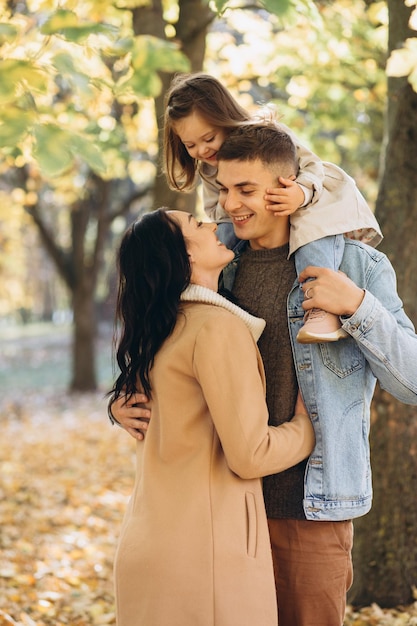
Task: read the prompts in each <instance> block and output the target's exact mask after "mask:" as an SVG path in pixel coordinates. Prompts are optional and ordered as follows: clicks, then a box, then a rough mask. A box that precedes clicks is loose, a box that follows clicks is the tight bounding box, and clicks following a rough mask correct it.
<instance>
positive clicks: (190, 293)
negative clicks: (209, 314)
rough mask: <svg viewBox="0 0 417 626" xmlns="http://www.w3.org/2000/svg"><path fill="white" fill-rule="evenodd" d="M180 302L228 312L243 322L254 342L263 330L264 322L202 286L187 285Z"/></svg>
mask: <svg viewBox="0 0 417 626" xmlns="http://www.w3.org/2000/svg"><path fill="white" fill-rule="evenodd" d="M181 300H183V301H185V302H204V303H206V304H213V305H214V306H220V307H222V308H223V309H226V310H227V311H230V312H231V313H233V314H234V315H237V316H238V317H240V319H241V320H243V322H244V323H245V324H246V326H247V327H248V328H249V330H250V332H251V334H252V337H253V338H254V339H255V341H258V339H259V337H260V336H261V335H262V332H263V330H264V328H265V320H263V319H261V318H260V317H254V316H253V315H250V313H248V312H247V311H244V310H243V309H241V308H240V307H239V306H237V305H236V304H233V302H230V301H229V300H227V299H226V298H224V297H223V296H221V295H220V294H219V293H217V292H216V291H212V290H211V289H208V288H207V287H203V286H202V285H188V287H187V288H186V289H185V290H184V291H183V292H182V294H181Z"/></svg>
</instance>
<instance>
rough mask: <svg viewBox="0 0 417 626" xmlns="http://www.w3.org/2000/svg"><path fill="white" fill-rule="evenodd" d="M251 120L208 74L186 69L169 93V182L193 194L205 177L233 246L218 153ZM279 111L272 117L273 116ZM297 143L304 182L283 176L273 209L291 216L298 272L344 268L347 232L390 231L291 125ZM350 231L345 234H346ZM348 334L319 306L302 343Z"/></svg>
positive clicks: (206, 196)
mask: <svg viewBox="0 0 417 626" xmlns="http://www.w3.org/2000/svg"><path fill="white" fill-rule="evenodd" d="M262 117H265V115H264V114H261V115H260V116H259V117H257V118H251V117H250V115H249V113H247V112H246V111H245V109H243V108H242V107H241V106H240V105H239V104H238V103H237V102H236V100H234V98H233V97H232V96H231V94H230V93H229V92H228V91H227V89H226V88H225V87H223V85H222V84H221V83H220V82H219V81H218V80H217V79H216V78H214V77H212V76H209V75H207V74H202V73H197V74H181V75H178V76H177V77H175V78H174V80H173V81H172V83H171V87H170V89H169V91H168V93H167V95H166V108H165V125H164V167H165V173H166V176H167V179H168V183H169V185H170V186H171V187H172V188H173V189H176V190H179V191H188V190H191V189H192V188H193V186H194V185H195V182H196V174H199V176H200V178H201V181H202V186H203V202H204V210H205V212H206V213H207V215H208V216H209V217H210V218H211V219H212V220H214V221H215V222H217V223H218V225H219V237H220V239H222V241H224V243H226V245H229V246H233V244H234V243H236V238H234V235H233V227H232V225H231V223H230V220H229V218H228V216H227V214H226V212H225V211H224V209H223V208H222V207H221V206H220V204H219V203H218V197H219V187H218V185H217V184H216V175H217V160H216V154H217V151H218V150H219V148H220V146H221V145H222V143H223V141H224V139H225V137H226V136H227V135H228V133H229V132H231V131H232V130H233V128H236V126H239V125H241V124H245V123H250V122H253V121H259V120H260V119H261V118H262ZM270 117H271V115H270V114H269V115H268V118H269V119H270ZM277 125H278V126H279V127H281V128H282V129H283V130H285V132H287V133H288V134H289V135H290V136H291V138H292V140H293V142H294V144H295V146H296V148H297V156H298V162H299V172H298V176H297V179H296V181H292V180H289V179H284V178H279V180H278V183H279V185H280V186H279V187H277V188H276V189H268V195H266V196H265V201H266V202H269V203H270V204H267V205H266V208H267V209H269V210H271V211H273V212H274V213H275V214H276V215H277V216H279V215H291V218H290V222H291V230H290V254H293V253H294V256H295V266H296V270H297V274H300V273H301V271H302V270H303V269H304V268H305V267H307V266H308V265H314V266H318V267H329V268H331V269H336V270H337V269H339V265H340V262H341V259H342V256H343V252H344V237H343V234H344V235H345V236H347V237H350V238H353V239H359V240H361V241H363V242H364V243H367V244H370V245H372V246H377V245H378V244H379V242H380V241H381V239H382V234H381V231H380V228H379V225H378V222H377V221H376V219H375V217H374V215H373V213H372V211H371V210H370V208H369V206H368V205H367V203H366V201H365V199H364V198H363V196H362V195H361V193H360V192H359V190H358V188H357V187H356V184H355V181H354V180H353V179H352V178H351V177H350V176H348V175H347V174H346V173H345V172H344V171H343V170H342V169H340V168H339V167H337V166H336V165H334V164H332V163H327V162H322V161H320V159H319V158H318V157H317V156H316V155H315V154H314V153H313V152H311V151H310V150H308V149H307V148H305V147H304V146H302V145H301V144H300V143H299V141H298V139H297V138H296V137H295V135H294V134H293V133H292V132H291V131H290V129H289V128H287V127H286V126H285V125H283V124H278V123H277ZM342 233H343V234H342ZM345 336H346V333H345V331H344V330H343V329H342V328H341V325H340V320H339V318H338V317H337V316H336V315H333V314H330V313H327V312H325V311H321V310H319V309H311V310H310V311H308V312H307V313H306V316H305V324H304V326H303V327H302V329H301V330H300V332H299V333H298V336H297V340H298V341H299V342H300V343H313V342H323V341H337V340H338V339H342V338H343V337H345Z"/></svg>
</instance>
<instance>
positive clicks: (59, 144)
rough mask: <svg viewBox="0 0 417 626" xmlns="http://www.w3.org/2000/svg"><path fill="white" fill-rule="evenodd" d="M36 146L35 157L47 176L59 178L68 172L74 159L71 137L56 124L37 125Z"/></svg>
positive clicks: (35, 132)
mask: <svg viewBox="0 0 417 626" xmlns="http://www.w3.org/2000/svg"><path fill="white" fill-rule="evenodd" d="M34 137H35V140H36V145H35V148H34V151H33V154H34V157H35V159H36V160H37V162H38V165H39V167H40V169H41V170H42V171H43V172H44V173H45V174H46V175H47V176H52V177H54V176H58V175H59V174H62V173H63V172H65V171H66V170H68V169H69V168H70V167H71V165H72V163H73V161H74V157H73V154H72V151H71V136H70V134H69V133H68V132H66V131H63V130H61V129H60V128H59V127H58V126H56V125H55V124H43V125H37V126H36V127H35V129H34Z"/></svg>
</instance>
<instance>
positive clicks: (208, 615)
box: [112, 209, 314, 626]
mask: <svg viewBox="0 0 417 626" xmlns="http://www.w3.org/2000/svg"><path fill="white" fill-rule="evenodd" d="M216 230H217V226H216V224H214V223H202V222H197V221H196V220H195V218H193V216H192V215H190V214H188V213H185V212H182V211H167V210H163V209H159V210H157V211H153V212H151V213H147V214H146V215H145V216H144V217H142V218H141V219H140V220H138V221H137V222H135V223H134V224H133V225H132V226H131V227H130V228H129V229H128V230H127V232H126V233H125V235H124V237H123V240H122V242H121V245H120V250H119V254H118V262H119V269H120V278H119V294H118V302H117V313H118V319H119V321H120V322H121V326H120V336H119V341H118V349H117V361H118V364H119V366H120V370H121V373H120V375H119V377H118V378H117V380H116V382H115V384H114V387H113V390H112V391H113V392H114V394H115V397H118V396H119V395H120V394H122V395H124V394H125V393H128V394H129V393H133V392H135V391H136V390H137V387H138V386H140V388H141V389H143V391H145V392H146V394H147V395H148V397H151V396H152V420H151V423H150V424H149V429H148V430H147V434H146V437H145V441H144V442H141V443H140V444H138V445H137V450H136V481H135V487H134V491H133V495H132V498H131V500H130V503H129V506H128V509H127V511H126V515H125V518H124V521H123V526H122V529H121V534H120V539H119V543H118V548H117V553H116V558H115V570H114V579H115V588H116V609H117V624H118V626H135V625H139V624H141V625H143V626H212V625H213V624H216V626H230V625H231V624H239V626H253V625H254V624H262V626H276V624H277V621H278V618H277V605H276V595H275V585H274V575H273V565H272V556H271V546H270V541H269V534H268V526H267V520H266V514H265V506H264V501H263V495H262V485H261V481H260V479H259V477H261V476H264V475H267V474H272V473H275V472H280V471H282V470H284V469H287V468H289V467H291V466H292V465H295V464H297V463H299V462H300V461H301V460H302V459H304V458H306V457H307V456H308V455H309V454H310V453H311V451H312V449H313V447H314V431H313V428H312V424H311V422H310V419H309V417H308V416H307V414H306V411H305V407H304V405H303V404H302V401H301V399H300V396H299V397H298V400H297V403H296V407H295V411H296V415H295V416H294V417H293V418H292V419H291V420H290V421H288V422H285V423H284V424H281V425H280V426H268V410H267V406H266V402H265V387H264V382H265V381H264V374H263V365H262V361H261V359H260V356H259V352H258V349H257V346H256V341H257V340H258V338H259V336H260V335H261V333H262V331H263V329H264V326H265V322H264V320H261V319H259V318H256V317H254V316H252V315H250V314H249V313H247V312H246V311H243V310H242V309H240V308H239V307H238V306H236V305H234V304H232V303H231V302H230V301H229V300H226V299H225V298H223V297H222V296H221V295H220V294H219V293H218V292H217V286H218V281H219V275H220V272H221V271H222V269H223V268H224V267H225V266H226V265H227V264H228V263H229V262H230V261H231V260H232V259H233V252H232V251H231V250H229V249H228V248H226V246H224V245H223V244H221V243H220V242H219V240H218V239H217V236H216ZM214 363H215V364H216V367H213V364H214Z"/></svg>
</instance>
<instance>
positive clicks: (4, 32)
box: [0, 22, 19, 46]
mask: <svg viewBox="0 0 417 626" xmlns="http://www.w3.org/2000/svg"><path fill="white" fill-rule="evenodd" d="M18 32H19V31H18V29H17V28H16V26H13V24H7V23H5V22H0V46H2V45H3V44H4V43H9V42H11V41H13V40H14V39H15V38H16V35H17V33H18Z"/></svg>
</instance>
